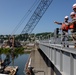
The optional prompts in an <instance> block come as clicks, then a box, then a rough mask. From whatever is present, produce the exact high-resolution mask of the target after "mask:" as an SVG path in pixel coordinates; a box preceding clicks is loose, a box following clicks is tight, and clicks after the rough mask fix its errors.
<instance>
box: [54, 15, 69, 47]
mask: <svg viewBox="0 0 76 75" xmlns="http://www.w3.org/2000/svg"><path fill="white" fill-rule="evenodd" d="M68 20H69V17H68V16H65V18H64V22H63V23H60V22H57V21H54V23H56V24H59V25H61V28H60V29H61V30H62V34H61V44H63V47H65V41H67V40H68V25H69V24H68ZM67 47H69V45H68V43H67Z"/></svg>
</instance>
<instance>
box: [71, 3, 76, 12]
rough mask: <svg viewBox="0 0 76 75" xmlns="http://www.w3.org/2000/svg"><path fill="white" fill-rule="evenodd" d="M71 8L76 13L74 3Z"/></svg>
mask: <svg viewBox="0 0 76 75" xmlns="http://www.w3.org/2000/svg"><path fill="white" fill-rule="evenodd" d="M72 8H73V11H74V12H75V13H76V3H75V4H73V6H72Z"/></svg>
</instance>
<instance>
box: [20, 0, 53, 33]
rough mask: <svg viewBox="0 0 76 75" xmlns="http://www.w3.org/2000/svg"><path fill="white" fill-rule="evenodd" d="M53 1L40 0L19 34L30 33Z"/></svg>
mask: <svg viewBox="0 0 76 75" xmlns="http://www.w3.org/2000/svg"><path fill="white" fill-rule="evenodd" d="M52 1H53V0H41V1H40V3H39V5H38V7H37V8H36V10H35V11H34V13H33V15H32V16H31V18H30V19H29V21H28V22H27V24H26V25H25V27H24V29H23V30H22V32H21V34H25V33H31V32H32V31H33V30H34V28H35V26H36V25H37V23H38V22H39V20H40V19H41V17H42V16H43V14H44V13H45V11H46V10H47V8H48V7H49V6H50V4H51V3H52Z"/></svg>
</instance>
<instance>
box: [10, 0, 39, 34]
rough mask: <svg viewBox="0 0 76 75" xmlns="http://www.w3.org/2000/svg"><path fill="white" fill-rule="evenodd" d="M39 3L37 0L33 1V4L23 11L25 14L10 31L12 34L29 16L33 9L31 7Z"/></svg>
mask: <svg viewBox="0 0 76 75" xmlns="http://www.w3.org/2000/svg"><path fill="white" fill-rule="evenodd" d="M38 3H39V0H38V1H37V0H36V1H35V2H34V3H33V5H32V6H31V8H30V9H29V10H28V11H27V12H26V13H25V15H24V16H23V18H22V19H21V20H20V22H19V23H18V25H17V26H16V27H15V29H14V30H13V31H12V33H11V34H12V35H13V34H15V32H16V31H17V30H18V28H19V27H20V26H21V24H22V23H23V22H24V21H25V19H26V18H27V17H28V16H29V14H30V13H31V12H32V11H33V9H34V8H35V6H36V5H37V4H38Z"/></svg>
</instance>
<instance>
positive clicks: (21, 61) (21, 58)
mask: <svg viewBox="0 0 76 75" xmlns="http://www.w3.org/2000/svg"><path fill="white" fill-rule="evenodd" d="M28 57H29V54H21V55H20V54H19V55H17V57H16V58H14V59H13V60H12V59H11V63H10V64H9V65H10V66H13V65H14V66H18V71H17V73H16V75H26V74H25V72H24V68H25V64H26V62H27V60H28ZM2 58H5V55H2Z"/></svg>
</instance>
